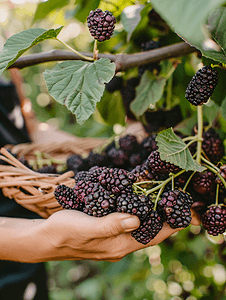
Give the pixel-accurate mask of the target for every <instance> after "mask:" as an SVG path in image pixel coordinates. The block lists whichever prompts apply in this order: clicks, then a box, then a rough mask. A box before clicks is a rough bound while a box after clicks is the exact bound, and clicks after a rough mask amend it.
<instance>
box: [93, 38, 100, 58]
mask: <svg viewBox="0 0 226 300" xmlns="http://www.w3.org/2000/svg"><path fill="white" fill-rule="evenodd" d="M98 53H99V50H98V49H97V40H94V46H93V60H94V61H95V60H97V57H98Z"/></svg>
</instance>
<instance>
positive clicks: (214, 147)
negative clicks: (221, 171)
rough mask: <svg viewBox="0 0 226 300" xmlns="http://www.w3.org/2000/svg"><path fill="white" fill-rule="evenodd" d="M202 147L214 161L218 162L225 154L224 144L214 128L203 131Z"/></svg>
mask: <svg viewBox="0 0 226 300" xmlns="http://www.w3.org/2000/svg"><path fill="white" fill-rule="evenodd" d="M202 149H203V151H204V152H205V153H206V155H207V156H208V158H209V159H210V160H211V161H212V162H218V161H220V160H221V158H222V157H223V156H224V144H223V142H222V140H221V139H220V136H219V134H218V133H217V132H216V131H215V130H214V129H213V128H209V129H208V130H207V131H206V132H204V133H203V142H202Z"/></svg>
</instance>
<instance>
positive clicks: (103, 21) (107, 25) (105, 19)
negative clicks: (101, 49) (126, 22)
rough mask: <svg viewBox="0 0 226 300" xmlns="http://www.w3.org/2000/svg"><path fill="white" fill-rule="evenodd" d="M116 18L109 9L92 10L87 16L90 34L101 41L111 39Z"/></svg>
mask: <svg viewBox="0 0 226 300" xmlns="http://www.w3.org/2000/svg"><path fill="white" fill-rule="evenodd" d="M115 23H116V19H115V17H114V16H113V15H112V13H111V12H109V11H108V10H106V11H104V12H103V11H102V10H101V9H100V8H97V9H95V10H94V11H93V10H91V11H90V13H89V16H88V17H87V26H88V27H89V31H90V34H91V35H92V36H93V38H94V39H96V40H98V41H99V42H103V41H105V40H109V39H110V38H111V36H112V34H113V32H114V28H115V25H114V24H115Z"/></svg>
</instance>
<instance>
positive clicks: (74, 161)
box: [67, 154, 88, 174]
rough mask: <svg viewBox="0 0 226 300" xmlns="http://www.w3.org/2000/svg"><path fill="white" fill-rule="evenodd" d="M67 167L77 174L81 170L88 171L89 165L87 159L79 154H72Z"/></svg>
mask: <svg viewBox="0 0 226 300" xmlns="http://www.w3.org/2000/svg"><path fill="white" fill-rule="evenodd" d="M67 167H68V169H69V170H72V171H73V172H74V173H75V174H76V173H78V172H79V171H87V170H88V167H87V164H86V161H85V160H84V159H83V158H82V156H81V155H79V154H72V155H71V156H69V157H68V158H67Z"/></svg>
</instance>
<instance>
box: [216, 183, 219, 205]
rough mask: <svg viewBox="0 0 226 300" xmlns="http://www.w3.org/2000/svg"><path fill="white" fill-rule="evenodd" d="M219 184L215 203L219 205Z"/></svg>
mask: <svg viewBox="0 0 226 300" xmlns="http://www.w3.org/2000/svg"><path fill="white" fill-rule="evenodd" d="M219 188H220V187H219V184H217V189H216V201H215V204H216V205H218V198H219Z"/></svg>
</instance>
